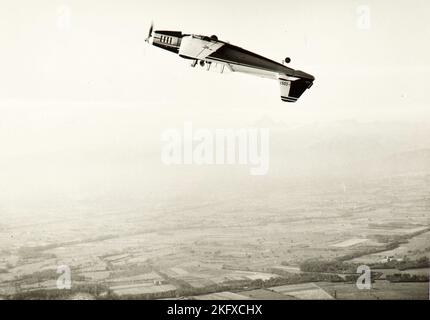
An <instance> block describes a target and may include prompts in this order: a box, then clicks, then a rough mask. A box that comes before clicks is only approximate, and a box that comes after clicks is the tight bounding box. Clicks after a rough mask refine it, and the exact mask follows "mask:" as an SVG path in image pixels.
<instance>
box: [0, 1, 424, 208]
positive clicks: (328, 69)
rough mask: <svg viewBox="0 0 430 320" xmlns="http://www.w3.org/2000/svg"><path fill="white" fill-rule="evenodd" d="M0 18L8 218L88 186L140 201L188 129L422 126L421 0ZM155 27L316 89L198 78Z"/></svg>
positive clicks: (150, 5) (96, 5)
mask: <svg viewBox="0 0 430 320" xmlns="http://www.w3.org/2000/svg"><path fill="white" fill-rule="evenodd" d="M1 8H2V9H1V10H0V148H1V151H0V152H1V157H0V209H1V208H2V206H6V204H5V203H6V199H8V200H7V201H9V205H8V206H9V207H11V208H16V207H17V206H18V203H21V202H23V199H24V198H25V197H23V196H22V194H25V195H26V197H29V195H33V196H34V197H35V198H37V199H38V197H39V196H40V193H41V192H42V193H44V192H45V191H46V192H47V193H46V194H49V192H52V191H58V190H68V192H63V193H62V196H63V197H64V196H66V195H67V194H73V192H74V191H77V192H78V193H79V190H81V188H82V187H83V185H84V184H86V183H90V182H89V181H95V182H94V185H95V189H97V190H101V192H102V191H103V190H104V188H108V187H109V186H119V187H118V188H120V189H121V188H122V189H121V190H123V191H124V193H126V194H129V193H130V192H131V189H130V188H129V187H128V184H129V182H130V181H134V182H136V181H137V182H136V183H137V187H134V189H133V190H134V191H136V190H137V191H136V192H138V191H139V190H141V189H142V188H143V184H145V185H150V186H151V187H152V185H151V183H152V182H153V181H161V180H160V179H161V177H160V175H158V173H159V172H164V173H166V172H169V173H170V175H169V176H168V179H171V180H173V181H174V180H175V179H176V177H177V176H176V174H177V173H178V169H177V168H173V169H171V170H169V169H167V168H165V167H161V166H160V163H159V158H158V156H159V151H160V135H161V133H162V132H163V130H165V129H168V128H179V129H180V128H181V127H182V126H183V123H184V122H188V121H191V122H192V123H193V125H194V126H195V127H199V128H202V127H215V128H230V127H250V126H253V125H254V124H255V123H258V122H259V120H260V119H271V120H272V121H274V122H282V123H285V124H286V125H291V124H293V125H296V124H307V123H319V122H324V121H327V122H332V121H343V120H356V121H382V122H386V121H410V122H416V121H419V122H423V121H428V119H429V118H430V117H429V116H430V111H429V98H428V96H427V92H428V91H429V89H430V88H429V82H428V79H429V75H430V65H429V61H428V57H430V45H429V43H428V39H430V23H429V22H428V17H429V16H430V15H429V13H430V3H429V2H428V1H426V0H409V1H405V0H396V1H388V0H379V1H376V0H360V1H358V0H331V1H324V2H323V1H317V0H305V1H295V0H294V1H292V0H282V1H278V0H273V1H261V2H256V1H245V0H239V1H227V0H219V1H196V0H193V1H165V0H161V1H148V0H139V1H137V0H123V1H113V0H104V1H95V0H85V1H84V0H68V1H66V0H39V1H30V0H20V1H12V0H2V1H1ZM151 21H154V24H155V29H156V30H157V29H158V30H178V31H183V32H184V33H196V34H205V35H212V34H215V35H217V36H218V37H219V39H221V40H224V41H229V42H230V43H233V44H235V45H238V46H241V47H244V48H246V49H248V50H251V51H254V52H256V53H258V54H261V55H263V56H266V57H268V58H270V59H273V60H275V61H279V62H280V61H282V60H283V59H284V58H285V57H286V56H288V57H291V59H292V62H291V67H293V68H296V69H300V70H303V71H305V72H307V73H310V74H312V75H314V76H315V78H316V80H315V83H314V86H313V87H312V88H311V89H310V90H308V91H307V92H305V94H304V95H303V96H302V98H301V99H300V101H299V102H298V103H296V104H287V103H283V102H281V100H280V97H279V95H280V94H279V85H278V83H277V82H276V81H273V80H268V79H263V78H258V77H253V76H249V75H241V74H232V73H230V74H228V73H227V74H217V73H214V72H207V71H205V70H203V69H200V68H195V69H192V68H191V67H190V66H189V61H186V60H182V59H180V58H179V57H178V56H175V55H174V54H172V53H170V52H167V51H163V50H161V49H159V48H155V47H151V46H149V45H147V44H146V43H145V42H144V39H145V38H146V37H147V34H148V29H149V26H150V24H151ZM291 135H293V132H292V133H291ZM305 137H306V135H305ZM302 138H303V137H302ZM289 139H290V140H289V141H294V139H295V137H294V135H293V136H290V137H289ZM282 143H284V142H282ZM285 143H286V142H285ZM305 143H306V141H305ZM147 153H151V155H152V158H151V159H149V157H147V156H146V155H147ZM136 163H137V164H136ZM220 170H221V169H220ZM222 172H223V171H222V170H221V174H220V175H218V171H217V173H216V176H220V177H221V176H222ZM184 176H185V177H188V176H187V175H186V172H185V174H184ZM137 177H138V178H137ZM187 179H188V178H187ZM187 179H186V180H187ZM201 179H202V181H206V180H205V179H206V176H205V175H202V177H201ZM226 179H228V176H227V177H226ZM158 184H159V185H162V184H163V183H162V182H159V183H158ZM60 185H61V186H60ZM175 186H178V184H176V185H175ZM179 189H184V188H182V185H179ZM115 190H116V191H117V190H118V189H115ZM48 191H49V192H48ZM58 192H60V191H58ZM0 213H1V210H0Z"/></svg>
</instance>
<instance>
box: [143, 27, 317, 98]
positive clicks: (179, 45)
mask: <svg viewBox="0 0 430 320" xmlns="http://www.w3.org/2000/svg"><path fill="white" fill-rule="evenodd" d="M153 29H154V28H153V25H151V27H150V29H149V34H148V37H147V38H146V40H145V41H146V42H148V43H150V44H152V45H154V46H156V47H159V48H162V49H165V50H168V51H171V52H173V53H176V54H178V55H179V56H180V57H181V58H184V59H189V60H191V61H192V62H191V66H192V67H195V66H196V65H197V64H199V65H200V66H202V67H206V68H207V70H209V69H210V68H211V66H212V65H213V64H217V65H221V72H223V71H224V68H228V70H230V71H232V72H243V73H248V74H253V75H257V76H261V77H265V78H270V79H276V80H278V81H279V85H280V89H281V100H282V101H285V102H296V101H297V100H298V99H299V98H300V96H301V95H302V94H303V92H305V91H306V89H309V88H310V87H311V86H312V84H313V81H314V80H315V78H314V77H313V76H312V75H310V74H308V73H305V72H303V71H300V70H294V69H292V68H289V67H287V66H286V65H285V64H288V63H290V62H291V59H290V58H288V57H287V58H286V59H285V60H284V61H283V63H278V62H275V61H273V60H270V59H267V58H265V57H263V56H260V55H258V54H255V53H253V52H250V51H247V50H245V49H242V48H240V47H238V46H235V45H232V44H230V43H227V42H224V41H220V40H218V37H217V36H215V35H213V36H210V37H208V36H201V35H195V34H183V33H182V32H180V31H154V30H153Z"/></svg>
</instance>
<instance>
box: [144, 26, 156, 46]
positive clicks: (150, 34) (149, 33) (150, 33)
mask: <svg viewBox="0 0 430 320" xmlns="http://www.w3.org/2000/svg"><path fill="white" fill-rule="evenodd" d="M152 30H154V21H152V22H151V27H149V32H148V38H146V39H145V41H146V42H149V39H150V38H151V37H152Z"/></svg>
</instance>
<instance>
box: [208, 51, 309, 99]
mask: <svg viewBox="0 0 430 320" xmlns="http://www.w3.org/2000/svg"><path fill="white" fill-rule="evenodd" d="M205 60H206V61H210V62H216V63H221V64H225V65H227V67H228V68H229V69H230V70H231V71H233V72H243V73H249V74H254V75H258V76H261V77H265V78H271V79H277V80H279V83H280V86H281V99H282V101H286V102H295V101H297V99H298V98H300V96H301V95H302V94H303V92H304V91H306V89H308V88H310V87H311V86H312V84H313V81H314V80H315V78H314V77H313V76H312V75H310V74H307V73H305V72H303V71H300V70H294V69H292V68H289V67H287V66H284V65H283V64H280V63H278V62H275V61H272V60H270V59H267V58H265V57H263V56H260V55H258V54H255V53H253V52H250V51H247V50H245V49H243V48H240V47H237V46H234V45H231V44H229V43H224V45H223V46H220V47H219V48H217V49H216V51H214V52H212V53H210V54H209V55H207V56H206V58H205Z"/></svg>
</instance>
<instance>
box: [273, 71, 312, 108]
mask: <svg viewBox="0 0 430 320" xmlns="http://www.w3.org/2000/svg"><path fill="white" fill-rule="evenodd" d="M312 84H313V80H310V79H297V80H288V78H287V77H285V76H280V77H279V85H280V87H281V100H282V101H285V102H296V101H297V100H298V99H299V98H300V96H301V95H302V94H303V92H305V91H306V89H309V88H310V87H312Z"/></svg>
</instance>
